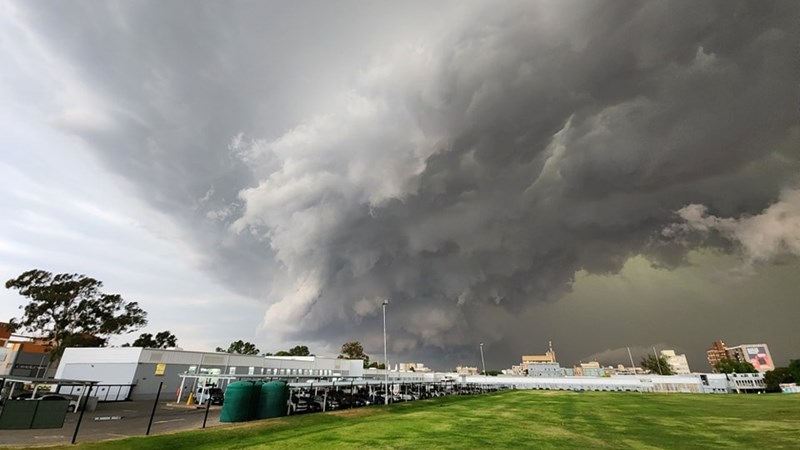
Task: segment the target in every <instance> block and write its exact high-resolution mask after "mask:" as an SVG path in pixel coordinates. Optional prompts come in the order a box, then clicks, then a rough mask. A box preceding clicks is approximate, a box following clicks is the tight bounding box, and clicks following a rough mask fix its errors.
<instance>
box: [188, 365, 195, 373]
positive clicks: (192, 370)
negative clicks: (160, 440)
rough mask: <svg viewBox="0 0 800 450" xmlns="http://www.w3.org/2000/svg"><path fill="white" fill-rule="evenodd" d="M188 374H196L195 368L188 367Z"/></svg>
mask: <svg viewBox="0 0 800 450" xmlns="http://www.w3.org/2000/svg"><path fill="white" fill-rule="evenodd" d="M188 372H189V373H197V366H189V370H188Z"/></svg>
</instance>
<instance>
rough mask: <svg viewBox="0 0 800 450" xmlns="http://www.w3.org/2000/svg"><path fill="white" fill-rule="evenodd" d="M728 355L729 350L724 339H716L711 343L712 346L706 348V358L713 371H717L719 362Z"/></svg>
mask: <svg viewBox="0 0 800 450" xmlns="http://www.w3.org/2000/svg"><path fill="white" fill-rule="evenodd" d="M727 357H728V352H727V351H726V350H725V343H724V342H722V341H714V343H713V344H711V348H709V349H708V350H706V358H707V359H708V365H709V366H711V372H713V373H716V372H717V368H716V366H717V363H718V362H720V361H722V360H723V359H726V358H727Z"/></svg>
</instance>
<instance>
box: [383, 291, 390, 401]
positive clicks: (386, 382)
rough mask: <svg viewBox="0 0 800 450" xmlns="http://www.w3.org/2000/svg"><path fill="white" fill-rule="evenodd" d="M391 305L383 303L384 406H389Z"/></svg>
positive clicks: (386, 301) (386, 302) (387, 301)
mask: <svg viewBox="0 0 800 450" xmlns="http://www.w3.org/2000/svg"><path fill="white" fill-rule="evenodd" d="M388 304H389V300H384V301H383V377H384V378H383V379H384V386H385V388H386V390H385V392H384V393H383V404H384V405H388V404H389V360H388V359H387V352H386V305H388Z"/></svg>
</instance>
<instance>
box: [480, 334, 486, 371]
mask: <svg viewBox="0 0 800 450" xmlns="http://www.w3.org/2000/svg"><path fill="white" fill-rule="evenodd" d="M481 364H483V376H486V361H485V360H484V359H483V342H481Z"/></svg>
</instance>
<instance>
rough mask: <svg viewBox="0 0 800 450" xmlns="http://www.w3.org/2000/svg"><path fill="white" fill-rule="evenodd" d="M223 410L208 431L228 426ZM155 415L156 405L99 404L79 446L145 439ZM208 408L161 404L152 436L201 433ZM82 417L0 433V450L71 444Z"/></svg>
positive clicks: (88, 416) (211, 416)
mask: <svg viewBox="0 0 800 450" xmlns="http://www.w3.org/2000/svg"><path fill="white" fill-rule="evenodd" d="M220 410H221V407H220V406H212V407H211V409H210V410H209V413H208V422H207V424H206V427H207V428H208V427H219V426H226V425H227V424H222V423H220V421H219V415H220ZM152 412H153V401H152V400H150V401H127V402H114V403H99V404H98V405H97V409H96V410H95V411H87V412H85V413H84V414H83V420H82V421H81V425H80V428H79V430H78V438H77V441H76V442H88V441H102V440H108V439H120V438H123V437H129V436H144V435H145V433H146V432H147V423H148V421H149V420H150V414H151V413H152ZM205 413H206V410H205V408H199V409H198V408H197V407H194V406H186V405H184V404H175V403H169V402H159V404H158V407H157V408H156V413H155V415H154V416H153V425H152V427H151V429H150V434H166V433H174V432H176V431H182V430H191V429H200V428H202V426H203V417H204V416H205ZM79 415H80V413H67V418H66V420H65V421H64V426H63V427H61V428H51V429H44V430H0V446H3V447H19V446H25V447H30V446H47V445H57V444H69V443H70V442H71V441H72V435H73V433H74V432H75V426H76V425H77V423H78V417H79Z"/></svg>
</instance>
